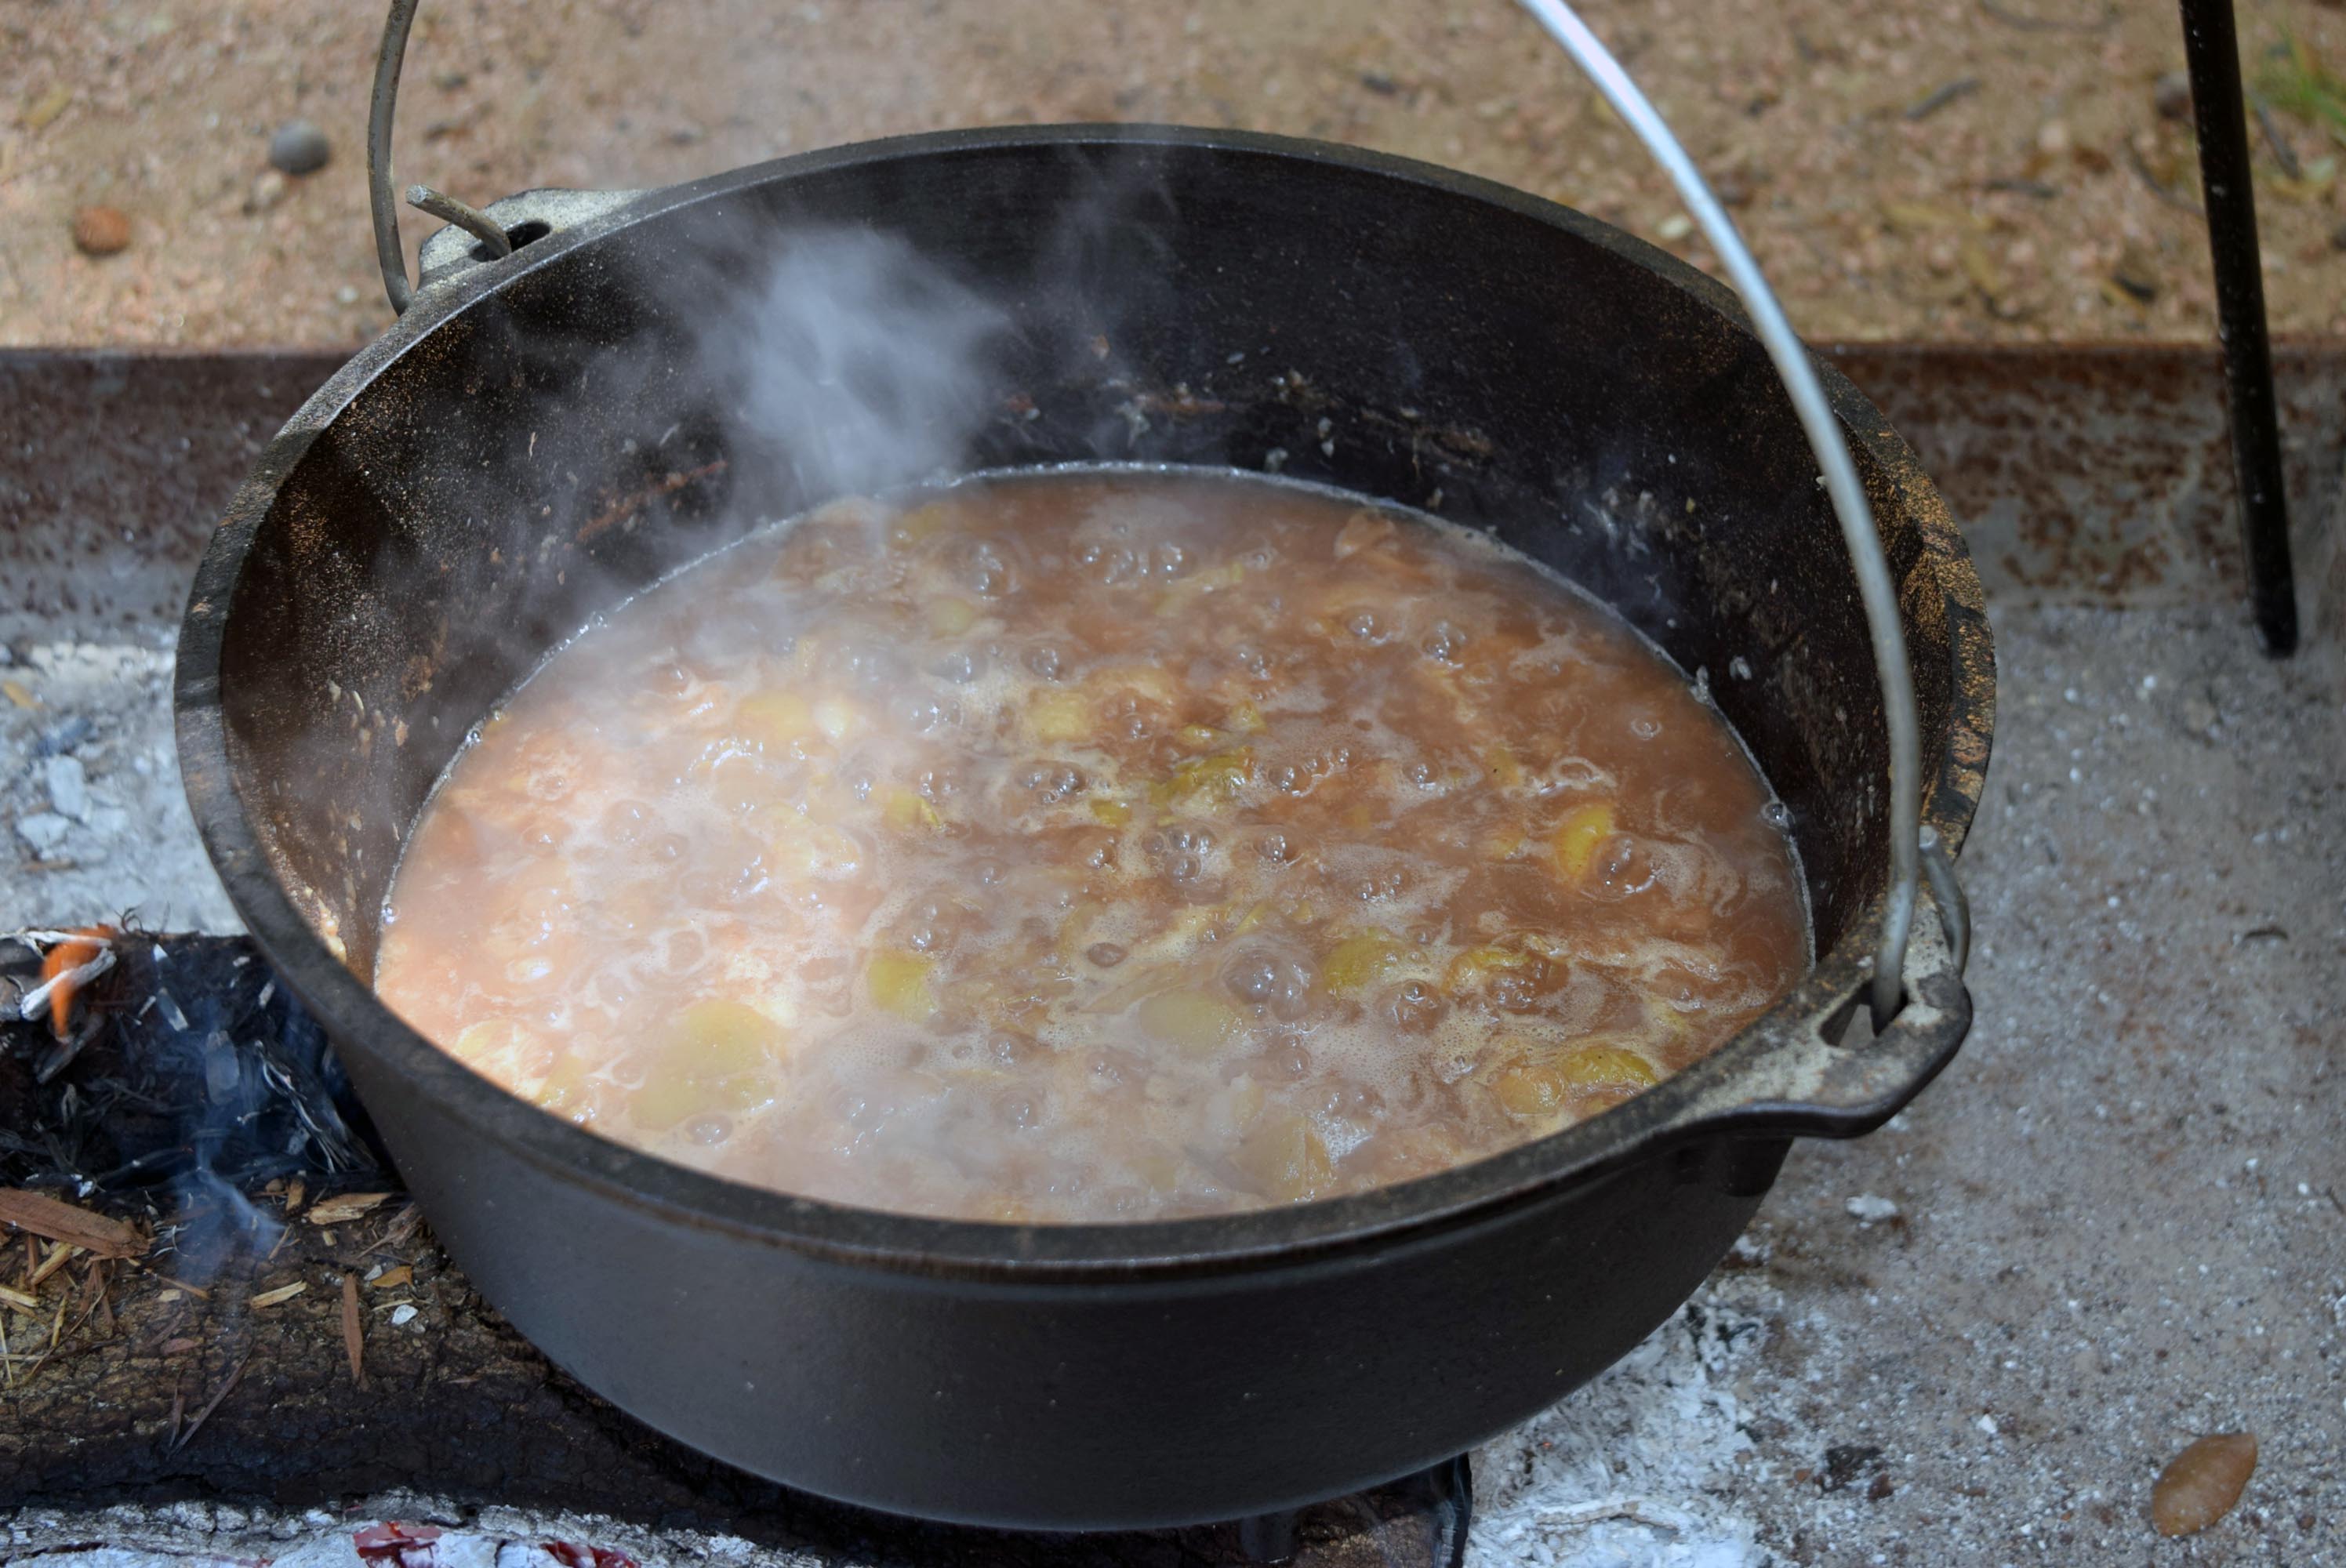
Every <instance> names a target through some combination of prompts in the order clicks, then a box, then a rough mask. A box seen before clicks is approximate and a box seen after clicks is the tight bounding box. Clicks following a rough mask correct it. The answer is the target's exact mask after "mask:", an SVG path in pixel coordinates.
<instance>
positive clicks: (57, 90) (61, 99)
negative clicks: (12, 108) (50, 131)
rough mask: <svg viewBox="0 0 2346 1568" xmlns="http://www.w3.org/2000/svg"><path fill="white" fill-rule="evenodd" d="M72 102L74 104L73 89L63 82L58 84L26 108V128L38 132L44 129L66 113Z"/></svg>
mask: <svg viewBox="0 0 2346 1568" xmlns="http://www.w3.org/2000/svg"><path fill="white" fill-rule="evenodd" d="M71 102H73V89H72V88H71V87H67V86H66V85H65V84H64V83H63V82H59V83H57V84H56V86H55V87H51V88H50V89H49V90H48V91H47V92H46V93H43V94H42V95H41V96H40V97H37V98H35V99H34V100H33V101H32V102H31V103H29V104H26V106H25V128H26V130H40V129H42V128H43V127H46V126H47V124H48V123H49V122H50V121H51V120H53V119H55V118H56V117H58V116H59V115H61V114H63V113H65V112H66V105H67V104H69V103H71Z"/></svg>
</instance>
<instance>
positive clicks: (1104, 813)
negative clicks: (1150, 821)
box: [1091, 800, 1132, 828]
mask: <svg viewBox="0 0 2346 1568" xmlns="http://www.w3.org/2000/svg"><path fill="white" fill-rule="evenodd" d="M1091 804H1092V817H1093V820H1096V821H1098V822H1102V823H1105V824H1106V825H1107V826H1108V827H1111V828H1121V827H1123V826H1124V825H1125V824H1126V823H1127V822H1129V821H1131V820H1132V808H1131V807H1129V806H1127V805H1126V804H1125V803H1124V802H1123V801H1121V800H1095V801H1093V802H1092V803H1091Z"/></svg>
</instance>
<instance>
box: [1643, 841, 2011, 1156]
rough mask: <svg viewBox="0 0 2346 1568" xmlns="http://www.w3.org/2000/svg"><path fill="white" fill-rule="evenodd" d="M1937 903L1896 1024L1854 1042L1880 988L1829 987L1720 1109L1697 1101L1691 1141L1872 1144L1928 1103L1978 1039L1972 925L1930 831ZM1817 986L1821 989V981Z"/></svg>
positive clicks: (1688, 1125)
mask: <svg viewBox="0 0 2346 1568" xmlns="http://www.w3.org/2000/svg"><path fill="white" fill-rule="evenodd" d="M1922 850H1923V867H1924V870H1925V872H1926V874H1927V875H1928V878H1929V881H1930V882H1931V884H1932V892H1933V898H1932V901H1931V902H1930V904H1929V905H1928V906H1927V907H1926V909H1925V910H1924V911H1917V912H1918V914H1920V915H1921V917H1922V918H1920V919H1918V920H1917V921H1916V922H1915V926H1914V931H1913V936H1912V938H1911V939H1910V940H1909V942H1908V943H1907V949H1906V967H1905V972H1904V973H1903V974H1902V976H1900V982H1901V983H1900V988H1899V990H1900V1000H1899V1004H1898V1007H1897V1010H1896V1011H1895V1012H1894V1013H1892V1014H1891V1017H1890V1020H1889V1022H1888V1023H1886V1024H1885V1025H1883V1026H1882V1027H1879V1028H1874V1029H1872V1030H1871V1031H1870V1037H1866V1038H1858V1039H1853V1038H1852V1037H1851V1031H1852V1030H1856V1031H1858V1032H1859V1033H1860V1034H1861V1035H1865V1034H1868V1033H1869V1032H1868V1031H1867V1030H1864V1029H1862V1028H1861V1027H1860V1026H1861V1025H1862V1024H1869V1023H1871V1019H1872V1010H1871V1007H1870V1005H1869V1004H1870V1002H1871V998H1872V976H1870V975H1869V976H1865V977H1862V978H1861V979H1859V980H1857V981H1855V982H1854V983H1848V984H1844V985H1842V986H1841V987H1839V988H1838V989H1834V988H1831V987H1823V986H1820V987H1819V988H1818V991H1817V993H1816V994H1813V995H1807V996H1804V997H1803V998H1802V1000H1803V1001H1804V1002H1805V1003H1807V1005H1806V1006H1805V1007H1804V1008H1802V1009H1801V1010H1800V1011H1799V1012H1797V1013H1791V1014H1790V1016H1789V1017H1787V1018H1786V1019H1785V1020H1784V1021H1783V1022H1781V1023H1779V1024H1778V1025H1777V1026H1775V1027H1773V1028H1770V1029H1767V1030H1764V1031H1763V1032H1762V1033H1761V1034H1760V1038H1759V1039H1758V1040H1757V1041H1756V1042H1755V1043H1754V1044H1756V1045H1757V1046H1758V1049H1757V1051H1755V1053H1754V1054H1753V1059H1752V1060H1751V1061H1750V1063H1749V1064H1748V1068H1747V1070H1745V1071H1742V1072H1739V1073H1738V1074H1736V1076H1735V1079H1734V1081H1733V1083H1732V1084H1723V1085H1721V1086H1720V1088H1719V1090H1718V1091H1717V1092H1716V1097H1715V1099H1698V1100H1697V1101H1696V1102H1695V1104H1694V1105H1691V1106H1689V1107H1688V1109H1687V1111H1686V1113H1685V1115H1683V1116H1682V1117H1681V1118H1679V1119H1678V1131H1679V1132H1680V1133H1681V1134H1687V1133H1693V1134H1698V1135H1718V1134H1722V1133H1724V1134H1729V1135H1737V1136H1755V1137H1784V1136H1797V1137H1813V1138H1853V1137H1858V1136H1861V1135H1863V1134H1866V1133H1870V1132H1872V1130H1873V1129H1874V1128H1876V1127H1878V1126H1880V1125H1882V1123H1884V1122H1886V1121H1888V1120H1889V1119H1890V1118H1891V1117H1892V1116H1894V1115H1897V1114H1898V1113H1899V1112H1900V1111H1902V1110H1903V1109H1905V1108H1906V1105H1907V1103H1908V1102H1910V1101H1911V1100H1913V1098H1914V1096H1915V1095H1919V1094H1921V1093H1922V1092H1923V1088H1924V1087H1925V1086H1926V1085H1927V1084H1929V1083H1930V1082H1931V1080H1932V1079H1933V1078H1935V1077H1937V1076H1938V1075H1939V1073H1940V1070H1941V1069H1942V1068H1943V1067H1945V1066H1946V1064H1948V1063H1949V1062H1950V1061H1952V1060H1953V1059H1954V1054H1955V1050H1956V1048H1957V1047H1958V1046H1960V1045H1961V1044H1963V1041H1964V1034H1965V1033H1966V1032H1968V1031H1969V1030H1970V1028H1971V1022H1972V998H1971V992H1970V990H1969V989H1968V988H1967V987H1966V986H1965V985H1964V965H1965V963H1966V962H1968V961H1969V959H1970V956H1971V953H1970V949H1971V916H1970V911H1969V910H1968V909H1967V908H1966V907H1965V905H1964V899H1963V894H1962V892H1961V891H1960V890H1959V889H1958V888H1957V887H1956V885H1955V881H1954V876H1953V869H1952V868H1951V867H1950V866H1949V865H1948V864H1947V854H1946V850H1945V847H1944V846H1943V844H1942V843H1941V842H1940V841H1939V840H1938V836H1937V835H1936V834H1935V833H1933V832H1932V831H1931V830H1929V829H1927V828H1925V829H1924V830H1923V844H1922ZM1814 983H1815V981H1814V978H1813V977H1812V978H1811V984H1814Z"/></svg>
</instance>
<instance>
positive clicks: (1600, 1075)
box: [1556, 1044, 1661, 1093]
mask: <svg viewBox="0 0 2346 1568" xmlns="http://www.w3.org/2000/svg"><path fill="white" fill-rule="evenodd" d="M1556 1074H1557V1076H1558V1077H1560V1078H1561V1079H1562V1080H1563V1082H1564V1083H1565V1084H1566V1086H1567V1087H1570V1088H1573V1089H1576V1090H1593V1089H1627V1090H1629V1091H1631V1092H1632V1093H1634V1092H1636V1091H1637V1090H1639V1089H1649V1088H1651V1087H1653V1086H1654V1084H1658V1083H1659V1082H1660V1081H1661V1074H1658V1073H1657V1072H1655V1071H1654V1064H1652V1063H1651V1062H1648V1061H1647V1060H1646V1059H1645V1058H1644V1057H1643V1056H1640V1055H1639V1054H1637V1053H1636V1052H1635V1051H1632V1050H1630V1049H1629V1048H1628V1047H1627V1046H1626V1045H1608V1044H1585V1045H1576V1046H1575V1047H1574V1048H1573V1049H1572V1050H1571V1051H1570V1052H1569V1053H1567V1054H1566V1056H1565V1057H1564V1059H1563V1060H1562V1061H1561V1062H1559V1063H1557V1064H1556Z"/></svg>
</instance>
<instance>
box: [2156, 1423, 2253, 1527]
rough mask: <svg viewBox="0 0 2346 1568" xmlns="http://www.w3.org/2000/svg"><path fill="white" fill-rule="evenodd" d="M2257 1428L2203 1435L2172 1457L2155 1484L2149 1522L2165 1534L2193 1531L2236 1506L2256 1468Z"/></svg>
mask: <svg viewBox="0 0 2346 1568" xmlns="http://www.w3.org/2000/svg"><path fill="white" fill-rule="evenodd" d="M2256 1468H2257V1438H2256V1434H2255V1433H2254V1432H2217V1433H2215V1434H2213V1435H2212V1436H2209V1437H2203V1438H2201V1439H2199V1440H2198V1441H2196V1442H2194V1443H2193V1444H2192V1445H2191V1446H2190V1447H2189V1448H2187V1449H2185V1450H2184V1451H2182V1452H2181V1453H2178V1454H2177V1455H2176V1456H2175V1458H2174V1459H2173V1460H2171V1461H2168V1466H2167V1468H2166V1469H2165V1470H2162V1471H2159V1472H2158V1480H2157V1483H2156V1484H2154V1485H2153V1486H2152V1487H2151V1489H2150V1527H2151V1528H2152V1529H2154V1530H2156V1531H2157V1532H2159V1533H2160V1534H2161V1535H2189V1534H2193V1533H2194V1532H2198V1531H2201V1530H2205V1529H2207V1528H2208V1526H2209V1525H2211V1524H2213V1523H2215V1522H2216V1521H2218V1520H2219V1519H2221V1518H2223V1517H2224V1515H2226V1514H2227V1513H2229V1512H2232V1505H2233V1504H2234V1503H2237V1502H2239V1501H2240V1493H2241V1492H2243V1491H2244V1490H2246V1488H2247V1487H2248V1484H2249V1476H2251V1475H2253V1474H2254V1473H2256Z"/></svg>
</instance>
